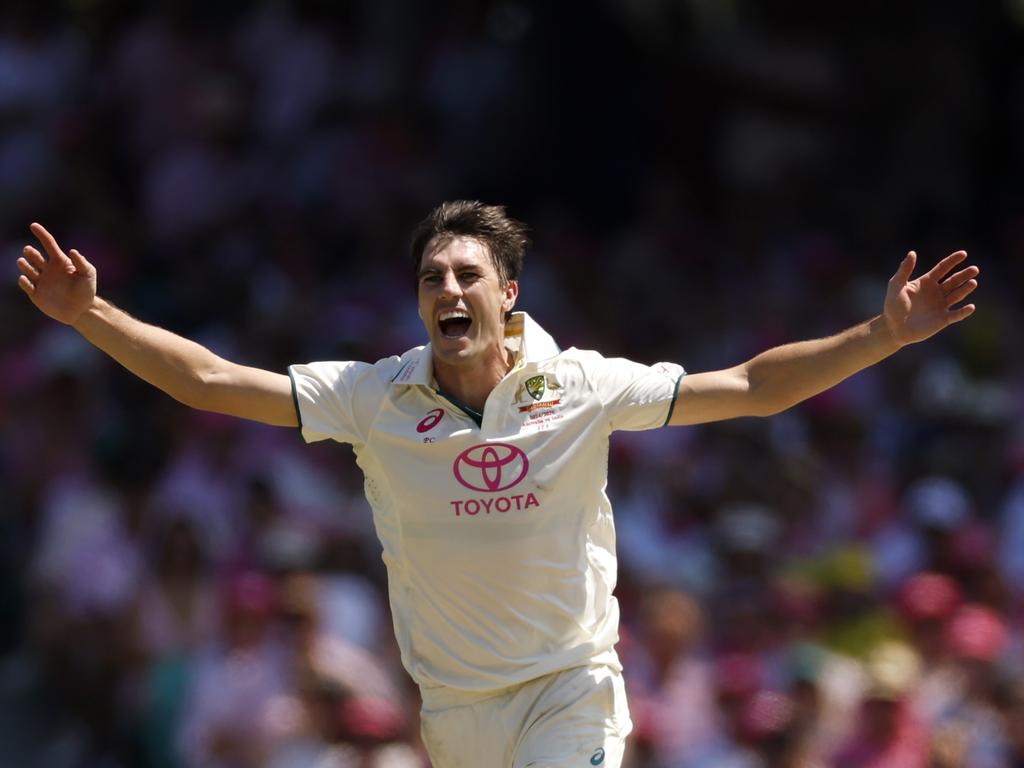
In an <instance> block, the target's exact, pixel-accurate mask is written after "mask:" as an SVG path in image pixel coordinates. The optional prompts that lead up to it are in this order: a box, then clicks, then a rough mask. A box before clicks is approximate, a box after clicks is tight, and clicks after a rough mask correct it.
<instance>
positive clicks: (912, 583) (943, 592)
mask: <svg viewBox="0 0 1024 768" xmlns="http://www.w3.org/2000/svg"><path fill="white" fill-rule="evenodd" d="M961 599H962V596H961V593H960V586H959V585H958V584H957V583H956V582H955V581H954V580H953V579H951V578H950V577H949V576H946V575H944V574H941V573H918V574H916V575H915V576H912V577H911V578H909V579H908V580H907V581H906V582H904V584H903V586H902V587H901V588H900V591H899V596H898V603H899V606H900V608H901V609H902V610H903V614H904V616H905V617H906V618H907V620H909V621H927V620H929V619H938V620H945V619H947V618H949V617H950V616H951V615H952V614H953V611H955V610H956V609H957V607H958V606H959V605H960V601H961Z"/></svg>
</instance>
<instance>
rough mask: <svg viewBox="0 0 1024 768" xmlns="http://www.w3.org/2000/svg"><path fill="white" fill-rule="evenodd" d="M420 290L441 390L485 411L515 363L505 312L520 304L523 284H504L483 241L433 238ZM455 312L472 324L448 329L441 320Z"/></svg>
mask: <svg viewBox="0 0 1024 768" xmlns="http://www.w3.org/2000/svg"><path fill="white" fill-rule="evenodd" d="M417 294H418V299H419V313H420V318H421V319H422V320H423V325H424V326H425V327H426V329H427V335H428V336H429V338H430V345H431V352H432V357H433V363H434V377H435V378H436V379H437V385H438V388H439V389H440V390H441V391H442V392H443V393H445V394H447V395H450V396H453V397H455V398H458V399H459V400H461V401H462V402H463V403H465V404H466V405H468V406H470V407H471V408H474V409H476V410H483V407H484V403H485V402H486V401H487V396H488V395H489V394H490V393H491V390H493V389H494V387H495V386H497V384H498V382H499V381H501V380H502V378H504V377H505V374H507V373H508V372H509V369H510V368H511V367H512V363H513V360H512V358H511V355H510V353H509V351H508V350H507V349H506V348H505V313H506V312H508V311H510V310H511V309H512V307H513V306H514V305H515V302H516V297H517V296H518V295H519V284H518V283H517V282H516V281H515V280H509V281H508V282H506V283H505V284H502V281H501V277H500V276H499V274H498V271H497V269H496V268H495V266H494V262H493V261H492V260H491V256H490V253H489V252H488V250H487V247H486V246H485V245H483V244H482V243H480V242H479V241H478V240H476V239H474V238H471V237H453V238H451V239H440V238H434V239H433V240H431V241H430V243H428V244H427V247H426V248H425V249H424V253H423V260H422V262H421V263H420V272H419V278H418V288H417ZM452 311H461V312H464V313H465V314H466V315H468V320H469V325H468V327H466V328H465V329H463V328H461V327H459V326H458V324H456V325H455V328H454V329H452V328H448V333H445V331H444V330H442V319H443V318H444V317H445V314H446V313H449V314H450V313H451V312H452ZM462 325H463V326H464V325H465V321H463V322H462ZM446 328H447V324H446Z"/></svg>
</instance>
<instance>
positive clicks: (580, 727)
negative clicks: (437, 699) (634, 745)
mask: <svg viewBox="0 0 1024 768" xmlns="http://www.w3.org/2000/svg"><path fill="white" fill-rule="evenodd" d="M632 729H633V723H632V721H631V720H630V718H629V708H628V707H627V705H626V688H625V685H624V684H623V681H622V674H621V673H620V671H619V670H617V669H612V668H609V667H607V666H597V667H576V668H575V669H569V670H565V671H562V672H556V673H554V674H551V675H546V676H544V677H541V678H538V679H537V680H531V681H530V682H528V683H525V684H523V685H520V686H516V687H515V688H510V689H508V690H506V691H502V692H501V693H499V694H497V695H495V696H491V697H490V698H488V699H484V700H482V701H476V702H474V703H472V704H463V705H461V706H450V707H438V708H432V707H430V706H424V708H423V712H422V715H421V720H420V733H421V735H422V736H423V743H424V745H426V747H427V752H428V753H429V754H430V759H431V760H432V761H433V764H434V765H436V766H439V767H440V766H444V768H481V766H508V768H576V766H579V768H583V766H587V765H596V766H600V768H619V766H620V765H621V764H622V756H623V752H624V749H625V745H626V737H627V736H628V735H629V733H630V732H631V731H632Z"/></svg>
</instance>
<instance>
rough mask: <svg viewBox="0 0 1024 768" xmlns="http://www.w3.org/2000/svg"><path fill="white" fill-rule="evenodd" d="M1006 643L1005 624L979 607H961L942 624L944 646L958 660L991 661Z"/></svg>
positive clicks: (996, 615) (993, 612)
mask: <svg viewBox="0 0 1024 768" xmlns="http://www.w3.org/2000/svg"><path fill="white" fill-rule="evenodd" d="M1006 641H1007V631H1006V622H1005V621H1003V618H1002V617H1001V616H1000V615H999V614H998V613H996V612H995V611H993V610H992V609H991V608H987V607H985V606H983V605H977V604H972V605H965V606H964V607H963V608H961V609H960V610H959V611H957V612H956V615H954V616H953V618H952V619H950V620H949V623H948V624H947V625H946V643H947V644H948V645H949V649H950V650H951V651H952V652H953V653H954V654H956V655H957V656H959V657H961V658H965V659H977V660H979V661H994V660H995V659H997V658H998V657H999V655H1000V654H1001V653H1002V652H1003V649H1004V648H1005V647H1006Z"/></svg>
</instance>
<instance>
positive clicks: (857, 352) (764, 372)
mask: <svg viewBox="0 0 1024 768" xmlns="http://www.w3.org/2000/svg"><path fill="white" fill-rule="evenodd" d="M899 348H900V344H899V343H898V342H896V341H895V340H894V339H893V336H892V333H891V332H890V331H889V329H888V328H887V327H886V324H885V320H884V319H883V318H882V317H881V316H878V317H875V318H873V319H872V320H868V321H867V322H864V323H861V324H860V325H856V326H854V327H853V328H849V329H847V330H846V331H843V332H842V333H839V334H836V335H835V336H829V337H828V338H825V339H815V340H813V341H800V342H796V343H794V344H785V345H783V346H780V347H775V348H773V349H769V350H767V351H766V352H762V353H761V354H759V355H757V356H756V357H754V358H753V359H751V360H749V361H748V362H747V363H745V364H744V365H743V366H742V367H743V368H744V370H745V372H746V375H747V380H748V386H749V391H750V395H751V397H752V398H753V399H754V402H755V403H756V404H757V411H758V413H760V414H761V415H765V416H768V415H771V414H773V413H778V412H779V411H783V410H785V409H786V408H789V407H790V406H793V405H796V404H797V403H799V402H801V401H803V400H806V399H807V398H809V397H813V396H814V395H816V394H818V393H819V392H824V391H825V390H826V389H828V388H829V387H832V386H834V385H836V384H838V383H839V382H840V381H842V380H843V379H845V378H847V377H849V376H852V375H853V374H855V373H856V372H857V371H860V370H863V369H864V368H867V367H868V366H870V365H874V364H875V363H877V362H879V361H880V360H884V359H885V358H886V357H888V356H889V355H891V354H893V353H894V352H896V351H897V350H898V349H899Z"/></svg>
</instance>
